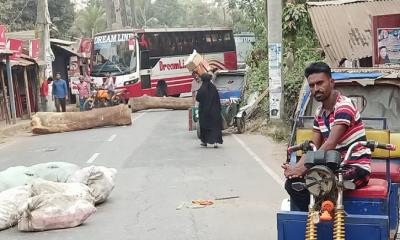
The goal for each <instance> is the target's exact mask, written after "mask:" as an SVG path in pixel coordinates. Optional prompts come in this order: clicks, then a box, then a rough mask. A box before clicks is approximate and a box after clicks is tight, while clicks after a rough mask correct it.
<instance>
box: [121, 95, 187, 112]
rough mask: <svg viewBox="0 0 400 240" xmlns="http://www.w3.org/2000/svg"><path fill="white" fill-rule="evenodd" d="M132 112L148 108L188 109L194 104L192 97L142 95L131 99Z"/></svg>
mask: <svg viewBox="0 0 400 240" xmlns="http://www.w3.org/2000/svg"><path fill="white" fill-rule="evenodd" d="M129 105H130V107H131V109H132V112H137V111H140V110H146V109H174V110H187V109H189V108H190V107H192V106H193V105H194V102H193V99H192V98H176V97H150V96H142V97H136V98H131V99H129Z"/></svg>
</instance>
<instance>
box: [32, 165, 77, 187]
mask: <svg viewBox="0 0 400 240" xmlns="http://www.w3.org/2000/svg"><path fill="white" fill-rule="evenodd" d="M79 169H80V167H79V166H78V165H76V164H72V163H67V162H49V163H40V164H36V165H33V166H31V167H30V170H31V172H32V173H34V174H35V175H37V176H38V177H40V178H42V179H44V180H47V181H52V182H67V181H68V178H69V177H70V176H71V175H72V174H74V172H76V171H77V170H79Z"/></svg>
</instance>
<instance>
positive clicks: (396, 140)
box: [390, 132, 400, 158]
mask: <svg viewBox="0 0 400 240" xmlns="http://www.w3.org/2000/svg"><path fill="white" fill-rule="evenodd" d="M390 143H391V144H394V145H396V150H395V151H390V158H400V133H398V132H391V133H390Z"/></svg>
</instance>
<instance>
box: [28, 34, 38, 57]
mask: <svg viewBox="0 0 400 240" xmlns="http://www.w3.org/2000/svg"><path fill="white" fill-rule="evenodd" d="M39 44H40V39H33V40H30V41H29V57H31V58H33V59H38V58H39Z"/></svg>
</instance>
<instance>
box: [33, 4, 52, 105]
mask: <svg viewBox="0 0 400 240" xmlns="http://www.w3.org/2000/svg"><path fill="white" fill-rule="evenodd" d="M50 24H51V20H50V14H49V8H48V2H47V0H38V4H37V17H36V33H35V34H36V38H38V39H40V44H39V60H40V62H41V64H40V66H39V79H38V81H36V82H37V84H38V85H37V87H36V89H37V91H36V96H37V98H36V99H39V89H40V85H41V82H42V81H41V80H43V79H45V78H46V77H49V76H52V75H53V70H52V62H53V61H54V55H53V52H52V51H51V46H50ZM48 104H50V103H49V102H48ZM38 106H40V104H38ZM40 110H43V109H40Z"/></svg>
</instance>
